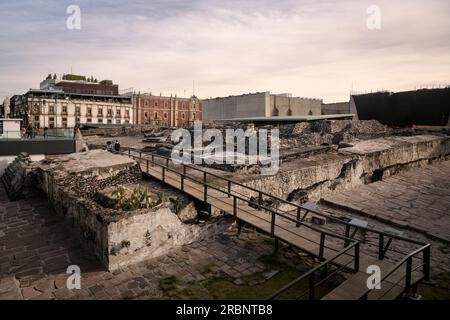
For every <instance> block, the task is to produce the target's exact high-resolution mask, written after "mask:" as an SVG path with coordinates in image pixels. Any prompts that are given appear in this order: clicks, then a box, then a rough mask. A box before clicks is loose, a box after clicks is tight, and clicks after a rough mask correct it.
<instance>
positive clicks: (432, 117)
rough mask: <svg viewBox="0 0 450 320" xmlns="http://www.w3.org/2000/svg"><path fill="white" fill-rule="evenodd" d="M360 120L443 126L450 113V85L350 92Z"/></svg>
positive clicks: (393, 124) (392, 124)
mask: <svg viewBox="0 0 450 320" xmlns="http://www.w3.org/2000/svg"><path fill="white" fill-rule="evenodd" d="M353 99H354V101H355V105H356V110H357V112H358V118H359V119H360V120H371V119H376V120H378V121H380V122H381V123H383V124H386V125H390V126H412V125H414V124H416V125H434V126H445V125H446V124H447V122H448V120H449V116H450V88H445V89H423V90H417V91H405V92H398V93H390V92H377V93H370V94H364V95H355V96H353Z"/></svg>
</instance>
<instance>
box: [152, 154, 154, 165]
mask: <svg viewBox="0 0 450 320" xmlns="http://www.w3.org/2000/svg"><path fill="white" fill-rule="evenodd" d="M154 164H155V155H154V154H152V167H153V165H154Z"/></svg>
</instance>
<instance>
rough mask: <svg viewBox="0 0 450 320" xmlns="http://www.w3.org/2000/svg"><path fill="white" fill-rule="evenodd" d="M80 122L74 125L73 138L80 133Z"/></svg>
mask: <svg viewBox="0 0 450 320" xmlns="http://www.w3.org/2000/svg"><path fill="white" fill-rule="evenodd" d="M78 130H79V128H78V124H76V125H75V127H73V140H76V139H77V135H78Z"/></svg>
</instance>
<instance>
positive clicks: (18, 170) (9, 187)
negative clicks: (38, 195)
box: [0, 153, 31, 201]
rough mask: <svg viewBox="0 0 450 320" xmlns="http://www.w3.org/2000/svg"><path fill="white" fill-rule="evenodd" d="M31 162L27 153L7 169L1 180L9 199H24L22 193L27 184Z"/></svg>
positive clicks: (16, 159)
mask: <svg viewBox="0 0 450 320" xmlns="http://www.w3.org/2000/svg"><path fill="white" fill-rule="evenodd" d="M30 162H31V159H30V156H29V155H28V154H27V153H21V154H20V155H18V156H17V157H16V158H15V159H14V161H13V162H11V164H10V165H9V166H8V167H7V168H6V169H5V172H4V173H3V175H2V176H1V178H0V180H1V182H2V183H3V185H4V187H5V190H6V193H7V194H8V197H9V199H10V200H12V201H14V200H18V199H21V198H23V193H22V191H23V189H24V187H25V185H26V183H27V176H28V174H29V172H30V169H29V164H30Z"/></svg>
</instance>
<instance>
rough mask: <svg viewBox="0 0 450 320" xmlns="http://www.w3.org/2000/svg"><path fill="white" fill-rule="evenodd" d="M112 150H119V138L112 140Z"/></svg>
mask: <svg viewBox="0 0 450 320" xmlns="http://www.w3.org/2000/svg"><path fill="white" fill-rule="evenodd" d="M114 151H116V152H119V151H120V143H119V140H116V141H115V142H114Z"/></svg>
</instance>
